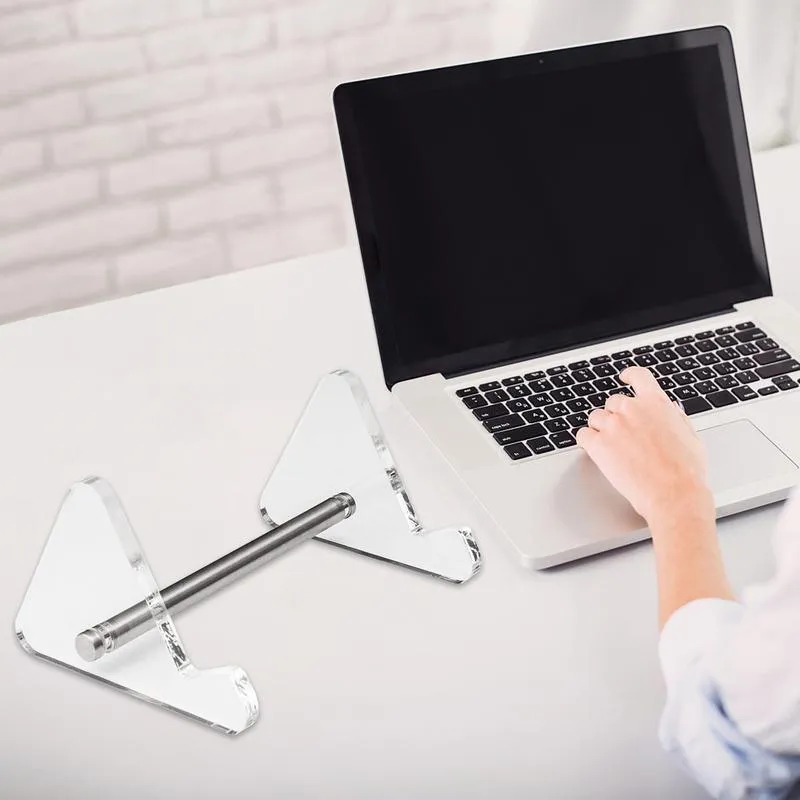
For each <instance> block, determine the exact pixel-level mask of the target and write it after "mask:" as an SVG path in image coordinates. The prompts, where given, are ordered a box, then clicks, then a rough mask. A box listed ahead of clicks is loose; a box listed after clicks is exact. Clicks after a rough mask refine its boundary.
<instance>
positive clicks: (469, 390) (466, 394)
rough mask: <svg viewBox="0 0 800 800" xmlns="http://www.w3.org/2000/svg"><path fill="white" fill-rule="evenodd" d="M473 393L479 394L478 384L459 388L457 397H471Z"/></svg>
mask: <svg viewBox="0 0 800 800" xmlns="http://www.w3.org/2000/svg"><path fill="white" fill-rule="evenodd" d="M471 394H478V387H477V386H467V387H466V388H465V389H459V390H458V391H457V392H456V397H469V396H470V395H471Z"/></svg>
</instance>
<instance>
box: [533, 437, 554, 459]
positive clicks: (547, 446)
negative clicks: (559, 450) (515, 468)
mask: <svg viewBox="0 0 800 800" xmlns="http://www.w3.org/2000/svg"><path fill="white" fill-rule="evenodd" d="M528 447H530V449H531V450H532V451H533V453H534V455H537V456H540V455H542V453H550V452H552V451H553V450H555V449H556V448H555V447H553V445H552V444H551V443H550V441H549V440H548V439H546V438H545V437H544V436H541V437H539V438H538V439H531V440H530V441H529V442H528Z"/></svg>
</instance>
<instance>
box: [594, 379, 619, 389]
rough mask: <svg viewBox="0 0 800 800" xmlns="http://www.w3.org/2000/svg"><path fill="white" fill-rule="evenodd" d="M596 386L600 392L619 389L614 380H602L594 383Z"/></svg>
mask: <svg viewBox="0 0 800 800" xmlns="http://www.w3.org/2000/svg"><path fill="white" fill-rule="evenodd" d="M594 386H595V389H597V391H598V392H610V391H612V390H613V389H616V388H617V382H616V381H615V380H614V379H613V378H600V379H599V380H596V381H594Z"/></svg>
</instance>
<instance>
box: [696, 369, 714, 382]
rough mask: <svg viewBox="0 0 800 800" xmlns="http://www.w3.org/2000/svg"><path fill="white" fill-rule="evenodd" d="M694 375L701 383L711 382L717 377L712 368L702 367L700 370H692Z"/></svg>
mask: <svg viewBox="0 0 800 800" xmlns="http://www.w3.org/2000/svg"><path fill="white" fill-rule="evenodd" d="M692 374H693V375H694V376H695V378H697V380H699V381H710V380H713V379H714V378H716V377H717V373H716V372H714V370H713V369H711V367H700V369H695V370H692Z"/></svg>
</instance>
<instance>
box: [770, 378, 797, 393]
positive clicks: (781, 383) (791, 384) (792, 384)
mask: <svg viewBox="0 0 800 800" xmlns="http://www.w3.org/2000/svg"><path fill="white" fill-rule="evenodd" d="M772 382H773V383H774V384H775V385H776V386H777V387H778V388H779V389H780V390H781V391H782V392H785V391H786V390H787V389H796V388H797V382H796V381H793V380H792V379H791V378H790V377H789V376H788V375H782V376H781V377H780V378H773V379H772Z"/></svg>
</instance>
